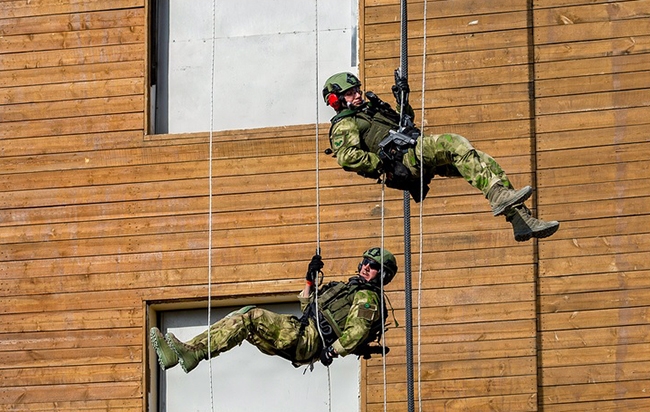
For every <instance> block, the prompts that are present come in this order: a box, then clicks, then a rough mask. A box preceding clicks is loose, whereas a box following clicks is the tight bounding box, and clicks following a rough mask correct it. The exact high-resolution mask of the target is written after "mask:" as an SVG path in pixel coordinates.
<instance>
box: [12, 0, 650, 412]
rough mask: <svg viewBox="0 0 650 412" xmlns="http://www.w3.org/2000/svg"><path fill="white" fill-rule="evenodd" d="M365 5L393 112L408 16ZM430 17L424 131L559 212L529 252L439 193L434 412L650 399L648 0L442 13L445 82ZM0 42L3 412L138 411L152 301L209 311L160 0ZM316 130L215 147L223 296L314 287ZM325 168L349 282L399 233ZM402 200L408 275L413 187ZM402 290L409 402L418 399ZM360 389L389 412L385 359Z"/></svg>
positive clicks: (219, 297) (94, 4)
mask: <svg viewBox="0 0 650 412" xmlns="http://www.w3.org/2000/svg"><path fill="white" fill-rule="evenodd" d="M362 3H363V4H362V9H361V18H362V19H363V20H362V24H361V33H360V34H361V38H362V41H363V43H362V45H363V47H362V50H361V56H362V58H363V64H362V75H363V80H364V83H365V86H366V88H367V89H369V90H373V91H375V92H376V93H378V94H379V95H381V96H384V97H385V98H386V99H388V98H389V97H390V93H389V90H390V84H391V83H392V72H393V70H394V69H395V68H396V67H398V66H399V40H398V37H399V24H398V23H397V21H398V18H399V5H398V2H397V1H395V0H366V1H365V2H362ZM423 9H424V3H422V2H410V3H409V16H410V17H411V21H410V23H409V34H410V37H411V38H410V42H409V56H410V58H409V65H410V82H411V86H412V89H413V92H412V103H413V105H414V107H415V108H416V111H418V109H419V108H420V105H421V101H422V96H424V102H425V104H424V106H425V111H424V122H422V123H423V128H424V131H425V133H436V132H443V131H444V132H456V133H460V134H463V135H465V136H467V137H468V138H469V139H470V140H471V141H472V142H473V143H474V144H475V146H476V147H478V148H479V149H482V150H484V151H486V152H488V153H490V154H492V155H493V156H494V157H495V158H496V159H497V160H498V161H499V162H500V164H501V165H502V166H503V167H504V169H505V170H506V171H508V174H509V176H510V177H511V179H512V181H513V182H514V183H515V184H516V185H517V186H522V185H525V184H532V185H533V186H535V188H536V192H535V195H534V197H533V199H532V202H529V203H530V204H531V206H533V210H534V212H535V213H536V214H537V215H538V216H540V217H543V218H545V219H556V220H560V221H561V222H562V226H561V229H560V231H559V232H558V233H557V234H556V235H554V236H553V237H551V238H549V239H545V240H542V241H539V242H526V243H523V244H521V243H517V242H515V241H514V240H513V239H512V233H511V229H510V227H509V224H507V223H506V222H505V221H504V220H503V218H493V217H492V216H491V213H490V210H489V206H488V205H487V202H486V201H485V199H484V198H483V197H482V196H481V194H480V193H478V192H477V191H475V190H474V189H473V188H471V187H470V186H469V185H468V184H467V183H465V182H464V181H462V180H459V179H439V178H436V179H435V180H434V181H433V183H432V185H431V192H430V195H429V197H428V198H427V200H426V201H425V202H424V205H423V210H422V215H423V219H422V224H423V236H422V238H423V242H422V252H423V254H422V259H423V265H422V274H423V276H422V283H421V285H422V288H421V296H420V295H419V294H418V291H417V290H416V291H414V302H415V303H417V302H421V305H420V306H421V311H420V312H418V311H416V312H415V313H414V315H415V316H416V318H415V319H414V323H416V324H417V322H418V321H419V322H421V325H422V327H421V328H420V330H419V331H418V330H416V331H414V336H415V337H416V340H417V338H418V337H419V340H420V342H421V363H420V368H419V369H420V373H419V374H416V376H418V375H419V376H421V380H422V382H421V387H422V401H423V409H424V410H427V411H429V410H431V411H436V410H447V411H461V410H472V411H474V410H476V411H482V410H501V411H536V410H539V411H583V410H584V411H588V410H607V411H635V410H638V411H641V410H646V409H647V408H648V407H650V396H649V395H648V390H649V389H650V388H649V387H648V382H650V379H649V378H650V361H649V360H650V344H649V343H648V341H649V339H648V338H649V337H650V326H649V325H648V311H649V310H650V281H648V280H647V279H650V277H649V276H648V275H649V269H650V267H649V266H648V265H649V264H648V259H647V255H648V251H649V250H650V245H649V244H648V241H647V240H646V239H647V238H648V236H647V232H648V230H649V229H648V228H650V224H649V223H650V219H649V218H648V215H649V214H650V210H649V209H648V207H649V206H647V205H648V204H649V202H648V197H649V196H650V189H649V186H648V184H647V178H648V174H649V171H650V169H649V168H648V167H647V165H646V163H645V162H644V160H645V159H647V158H648V157H649V155H650V153H649V151H650V144H649V143H648V141H649V138H648V132H647V129H648V124H647V123H649V122H650V120H649V119H650V117H649V116H648V113H650V111H649V108H648V106H650V93H649V92H648V91H649V89H650V84H649V83H650V73H649V71H648V68H649V67H650V53H648V49H649V44H650V43H649V40H650V36H649V33H650V27H649V26H650V18H649V17H648V16H649V13H650V0H629V1H620V2H609V1H604V0H595V1H594V0H589V1H587V0H585V1H582V2H581V1H579V0H573V1H569V0H562V1H560V0H557V1H555V0H550V1H545V2H535V1H524V0H503V1H499V2H478V1H475V0H453V1H452V0H446V1H433V2H428V4H427V27H426V59H425V63H426V66H425V72H426V76H425V78H424V86H425V88H424V93H423V90H422V83H423V82H422V68H423V54H424V53H423V48H424V46H425V44H424V41H423V38H424V34H425V33H424V26H423ZM0 34H1V36H0V188H1V190H2V196H1V198H0V243H1V245H2V246H1V247H0V260H1V261H2V264H1V265H0V296H1V300H0V303H1V304H0V410H31V411H52V410H61V411H73V410H74V411H78V410H111V411H119V410H124V411H127V410H128V411H134V410H143V408H145V407H146V402H147V393H148V391H149V390H150V388H149V382H150V381H149V378H150V375H149V372H148V371H147V366H148V356H150V353H148V351H149V350H150V348H149V346H148V344H147V342H146V339H147V337H146V331H147V305H148V304H149V303H153V302H176V301H191V300H197V299H198V300H200V299H205V298H206V296H207V291H208V273H207V272H208V269H207V267H208V266H207V265H208V255H207V253H208V243H209V242H208V205H209V196H208V194H209V182H208V176H209V170H208V160H207V159H208V158H209V153H210V152H209V150H210V147H209V144H208V143H209V140H208V136H207V134H205V133H204V134H192V135H158V136H151V135H147V134H146V133H145V130H146V129H147V127H146V125H145V122H146V111H145V107H146V100H147V90H148V87H147V76H146V72H147V62H146V59H147V4H146V2H145V1H144V0H114V1H110V2H108V1H88V0H70V1H68V2H60V1H54V0H37V1H31V2H25V1H18V0H15V1H2V2H0ZM418 118H419V119H422V114H421V112H419V111H418ZM320 132H321V136H320V147H321V148H325V147H327V145H328V142H327V137H326V135H325V134H326V133H327V125H323V126H322V127H320ZM314 141H315V127H314V125H305V126H295V127H286V128H279V129H268V130H265V129H262V130H248V131H231V132H224V133H217V134H215V137H214V144H213V147H212V157H213V159H214V160H213V169H212V175H213V176H214V179H213V198H212V205H213V209H212V210H213V214H212V216H213V233H212V236H213V238H212V239H213V240H212V243H213V254H212V262H213V270H212V282H213V285H212V292H213V297H214V299H215V302H216V303H217V304H219V303H220V302H221V301H224V300H226V299H227V300H228V301H232V300H246V299H262V298H269V297H272V296H276V295H281V296H294V295H295V292H296V291H297V290H298V289H299V288H300V287H301V279H302V274H303V273H304V269H305V264H306V262H307V261H308V260H309V258H310V257H311V255H312V254H313V252H314V250H315V246H316V236H317V228H316V170H315V151H314V150H315V149H314ZM319 169H320V170H319V175H318V176H319V186H320V190H319V195H320V205H321V207H320V213H319V216H320V231H321V233H320V236H321V241H322V248H323V255H324V258H325V261H326V266H325V272H326V273H327V274H328V276H329V278H345V277H347V276H348V275H349V274H351V273H352V272H353V271H354V269H355V267H356V264H357V262H358V256H359V255H360V253H361V252H362V251H363V250H364V249H365V248H367V247H368V246H370V245H374V244H377V243H379V241H380V238H381V233H382V226H381V220H380V216H381V190H380V186H379V185H376V184H374V183H372V182H371V181H366V180H364V179H361V178H360V177H357V176H356V175H354V174H352V173H345V172H343V171H341V170H340V169H339V168H338V167H337V166H336V163H335V161H334V160H333V159H331V158H330V157H328V156H326V155H324V154H320V155H319ZM384 211H385V216H386V219H385V222H384V233H385V242H386V246H387V248H389V249H391V250H392V251H393V252H395V253H396V254H397V257H398V262H399V264H400V267H403V262H404V257H403V244H402V230H403V221H402V195H401V193H399V192H393V191H388V192H386V201H385V208H384ZM419 212H420V211H419V207H418V206H417V205H415V204H412V216H413V218H412V231H413V237H412V239H413V245H412V247H413V251H414V252H415V253H414V255H413V271H414V286H416V287H417V286H418V285H419V277H418V272H419V269H420V265H419V254H418V252H419V250H420V243H419V233H420V229H419V222H420V220H419V219H418V215H419ZM402 288H403V278H402V277H398V278H397V279H396V280H395V281H394V282H393V283H392V284H391V285H390V287H389V296H390V299H391V301H392V303H393V305H394V306H395V308H396V316H397V318H398V320H399V324H400V327H399V328H397V329H392V330H390V332H389V333H388V334H387V339H388V344H389V346H391V348H392V350H391V352H390V354H389V356H388V357H387V360H386V362H387V374H386V375H387V376H386V379H387V392H386V400H387V406H388V410H390V411H403V410H405V409H406V402H405V400H406V384H405V369H406V368H405V364H404V359H405V358H404V353H405V345H404V329H403V328H404V326H403V325H404V321H403V318H404V295H403V291H402V290H401V289H402ZM416 349H417V348H416ZM416 372H418V368H417V365H416ZM363 381H364V391H363V393H362V407H363V408H365V410H366V411H368V412H374V411H381V410H383V402H384V391H383V376H382V365H381V361H380V360H377V359H372V360H371V361H369V362H367V365H366V367H365V368H364V380H363ZM334 396H335V394H334Z"/></svg>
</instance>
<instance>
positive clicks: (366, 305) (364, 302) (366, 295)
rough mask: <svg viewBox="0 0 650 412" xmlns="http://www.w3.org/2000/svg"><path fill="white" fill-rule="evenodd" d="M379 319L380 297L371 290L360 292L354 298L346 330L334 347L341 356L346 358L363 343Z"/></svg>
mask: <svg viewBox="0 0 650 412" xmlns="http://www.w3.org/2000/svg"><path fill="white" fill-rule="evenodd" d="M378 318H379V296H378V295H377V294H376V293H375V292H372V291H370V290H360V291H359V292H357V293H356V295H355V296H354V300H353V302H352V306H351V307H350V313H349V314H348V318H347V320H346V323H345V329H344V330H343V333H341V337H340V338H338V339H337V340H336V341H335V342H334V343H333V344H332V347H333V348H334V350H335V351H336V353H338V354H339V355H340V356H345V355H347V354H349V353H351V352H352V351H354V349H355V348H356V347H357V346H359V345H360V344H361V343H363V342H364V341H365V340H366V338H367V337H368V334H369V333H370V329H371V327H372V323H373V322H374V321H376V320H377V319H378Z"/></svg>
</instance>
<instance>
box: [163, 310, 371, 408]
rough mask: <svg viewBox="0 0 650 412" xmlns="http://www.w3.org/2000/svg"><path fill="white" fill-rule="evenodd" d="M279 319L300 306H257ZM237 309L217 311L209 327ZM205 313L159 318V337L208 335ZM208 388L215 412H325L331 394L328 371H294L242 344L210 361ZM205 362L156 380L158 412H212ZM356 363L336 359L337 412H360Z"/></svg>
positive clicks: (304, 368)
mask: <svg viewBox="0 0 650 412" xmlns="http://www.w3.org/2000/svg"><path fill="white" fill-rule="evenodd" d="M260 306H262V307H265V308H267V309H269V310H273V311H274V312H277V313H288V314H295V315H297V316H300V313H299V309H300V308H299V305H298V303H287V304H273V305H260ZM237 309H239V307H231V308H215V309H213V310H212V314H211V316H212V319H213V322H214V321H216V320H218V319H221V318H222V317H224V316H225V315H227V314H228V313H230V312H231V311H233V310H237ZM206 325H207V311H206V310H205V309H203V310H183V311H166V312H161V313H160V327H161V330H162V331H163V332H167V331H169V332H172V333H174V335H176V336H177V337H178V338H179V339H181V340H183V341H187V340H189V339H191V338H193V337H194V336H195V335H198V334H199V333H201V332H203V331H205V330H206ZM211 362H212V383H213V396H214V406H215V410H218V411H265V412H286V411H292V410H303V409H304V410H309V411H310V412H327V411H329V410H330V408H329V399H328V398H329V390H328V377H327V368H325V367H324V366H323V365H321V364H320V363H316V364H314V369H313V370H312V371H310V370H309V369H308V367H307V366H301V367H299V368H294V367H293V366H292V365H291V363H290V362H289V361H287V360H285V359H282V358H280V357H275V356H268V355H265V354H263V353H262V352H260V351H259V350H258V349H257V348H255V347H254V346H253V345H251V344H249V343H248V342H244V343H243V344H242V345H241V346H239V347H235V348H233V349H231V350H230V351H228V352H225V353H222V354H221V355H219V356H217V357H215V358H213V359H212V360H211ZM209 369H210V368H209V366H208V362H201V363H200V364H199V366H198V367H197V368H196V369H194V370H193V371H191V372H190V373H188V374H186V373H185V372H184V371H183V369H182V368H181V367H180V366H176V367H174V368H171V369H168V370H167V371H161V370H160V369H158V373H159V374H160V375H159V379H158V381H159V391H158V393H159V405H160V408H159V410H160V411H167V412H173V411H208V410H210V372H209ZM359 369H360V361H359V360H358V359H357V357H356V356H354V355H351V356H347V357H344V358H338V359H335V360H334V362H333V363H332V365H331V366H330V373H331V385H332V407H331V410H333V411H337V412H358V411H359V373H360V372H359Z"/></svg>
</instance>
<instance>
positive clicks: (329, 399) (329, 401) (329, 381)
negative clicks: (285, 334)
mask: <svg viewBox="0 0 650 412" xmlns="http://www.w3.org/2000/svg"><path fill="white" fill-rule="evenodd" d="M314 27H315V30H314V35H315V49H316V50H315V63H316V64H315V66H316V69H315V77H316V79H315V89H316V99H315V100H316V127H315V128H316V142H315V148H316V166H315V167H316V254H317V255H320V254H321V247H320V163H319V158H318V156H319V155H320V147H319V146H320V145H319V137H320V115H319V111H318V105H319V101H318V93H319V88H320V85H319V83H318V79H319V77H320V76H319V66H320V58H319V57H320V56H319V53H318V49H319V34H318V30H319V28H318V0H316V1H314ZM319 286H320V285H319V283H318V275H317V276H316V279H315V281H314V303H315V305H314V306H315V307H316V327H317V329H318V335H319V336H320V339H321V341H322V342H323V347H325V336H323V331H322V330H321V327H320V319H319V316H320V309H319V305H318V288H319ZM327 393H328V397H327V404H328V408H329V412H332V375H331V371H330V367H329V366H327Z"/></svg>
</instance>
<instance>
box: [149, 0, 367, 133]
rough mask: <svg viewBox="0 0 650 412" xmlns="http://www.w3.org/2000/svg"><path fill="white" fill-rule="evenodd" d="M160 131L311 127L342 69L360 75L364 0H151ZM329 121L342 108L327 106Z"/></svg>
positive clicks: (155, 120)
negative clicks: (329, 82)
mask: <svg viewBox="0 0 650 412" xmlns="http://www.w3.org/2000/svg"><path fill="white" fill-rule="evenodd" d="M151 1H152V7H151V9H152V10H153V18H152V21H153V24H152V49H151V62H152V66H151V74H150V83H151V96H150V101H151V104H152V107H151V109H150V111H151V119H152V120H151V122H150V123H151V127H152V130H150V131H151V132H152V133H187V132H200V131H208V130H209V128H210V107H213V113H214V118H213V121H214V130H232V129H242V128H258V127H270V126H284V125H297V124H309V123H314V122H315V121H316V104H317V102H322V96H321V95H320V88H321V87H322V85H323V83H324V81H325V80H326V79H327V78H328V77H329V76H330V75H331V74H333V73H335V72H340V71H351V72H353V73H357V72H358V70H357V65H358V62H357V47H358V45H357V26H358V3H357V0H328V1H320V2H318V14H319V17H318V33H319V34H318V46H319V47H318V55H319V59H318V60H319V62H320V63H319V67H318V74H319V79H318V82H316V19H315V11H316V1H317V0H311V1H307V0H280V1H272V2H271V1H268V0H220V1H217V2H216V13H215V14H216V19H215V21H216V24H215V26H216V29H215V40H214V45H215V46H214V47H215V58H214V59H215V61H214V70H215V72H214V73H215V79H214V89H213V90H214V95H213V97H212V98H211V87H210V79H211V67H212V61H211V46H212V4H213V0H196V1H191V2H188V1H184V0H151ZM318 110H319V119H321V120H320V121H321V122H322V119H329V118H330V117H331V116H332V115H333V112H332V111H331V109H330V108H328V107H326V106H325V105H324V104H323V103H320V104H319V106H318Z"/></svg>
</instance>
